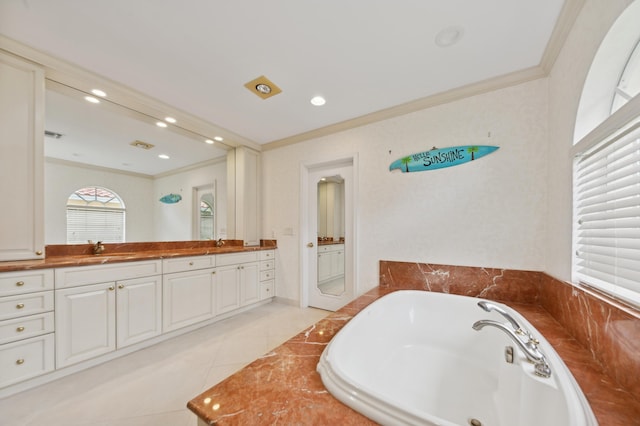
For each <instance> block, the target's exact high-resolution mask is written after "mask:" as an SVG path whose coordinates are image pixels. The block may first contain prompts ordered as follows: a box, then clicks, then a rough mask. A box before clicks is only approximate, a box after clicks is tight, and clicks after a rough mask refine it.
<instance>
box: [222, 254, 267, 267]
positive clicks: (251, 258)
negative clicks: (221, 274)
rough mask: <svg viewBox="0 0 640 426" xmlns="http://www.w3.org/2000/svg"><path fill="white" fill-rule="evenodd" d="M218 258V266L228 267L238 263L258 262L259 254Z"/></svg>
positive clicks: (227, 255)
mask: <svg viewBox="0 0 640 426" xmlns="http://www.w3.org/2000/svg"><path fill="white" fill-rule="evenodd" d="M217 257H218V258H217V259H216V265H217V266H227V265H235V264H238V263H247V262H256V261H257V260H258V252H255V251H252V252H246V253H230V254H219V255H218V256H217Z"/></svg>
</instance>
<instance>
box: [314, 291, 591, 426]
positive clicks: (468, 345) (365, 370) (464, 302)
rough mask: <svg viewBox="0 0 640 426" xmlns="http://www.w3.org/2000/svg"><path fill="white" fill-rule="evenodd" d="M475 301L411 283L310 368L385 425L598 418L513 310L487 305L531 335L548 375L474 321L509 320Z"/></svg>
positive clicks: (348, 329)
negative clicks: (419, 288)
mask: <svg viewBox="0 0 640 426" xmlns="http://www.w3.org/2000/svg"><path fill="white" fill-rule="evenodd" d="M481 300H482V299H476V298H472V297H466V296H456V295H450V294H444V293H432V292H426V291H411V290H407V291H397V292H394V293H391V294H389V295H387V296H384V297H382V298H380V299H379V300H377V301H375V302H374V303H372V304H371V305H369V306H368V307H367V308H365V309H364V310H362V311H361V312H360V313H359V314H358V315H356V316H355V317H354V318H353V319H352V320H351V321H350V322H349V323H347V325H346V326H345V327H344V328H343V329H342V330H340V332H338V334H336V336H335V337H334V338H333V339H332V340H331V342H330V343H329V345H327V347H326V348H325V350H324V352H323V354H322V356H321V358H320V362H319V363H318V366H317V370H318V372H319V373H320V375H321V377H322V382H323V383H324V385H325V387H326V388H327V389H328V391H329V392H330V393H331V394H332V395H333V396H334V397H336V398H337V399H338V400H340V401H342V402H343V403H344V404H346V405H348V406H350V407H351V408H353V409H354V410H356V411H358V412H360V413H362V414H363V415H365V416H367V417H369V418H370V419H372V420H374V421H376V422H379V423H381V424H384V425H394V426H395V425H405V424H406V425H446V426H452V425H461V426H465V425H472V426H480V425H482V426H533V425H536V426H539V425H544V426H590V425H597V421H596V419H595V417H594V415H593V412H592V411H591V408H590V407H589V404H588V403H587V401H586V399H585V397H584V395H583V393H582V391H581V390H580V388H579V386H578V385H577V383H576V381H575V379H574V378H573V376H572V375H571V373H570V372H569V370H568V369H567V367H566V366H565V364H564V363H563V362H562V360H561V359H560V357H559V356H558V355H557V353H556V352H555V351H554V350H553V348H552V347H551V345H550V344H549V343H548V342H547V341H546V340H545V339H544V337H543V336H541V335H540V334H539V333H538V332H537V330H535V329H534V328H533V326H532V325H531V324H530V323H528V322H527V321H526V320H525V319H524V318H523V317H522V316H521V315H520V314H518V313H517V312H516V311H514V310H512V309H510V308H508V307H507V306H505V305H502V304H499V303H496V302H491V303H492V304H493V305H494V306H495V307H497V309H498V310H499V309H503V310H505V311H506V312H508V314H510V315H511V317H512V318H513V319H514V321H515V322H517V323H519V325H520V326H521V327H522V328H523V329H525V330H527V331H528V332H529V333H531V335H533V336H534V337H535V338H537V339H538V341H539V344H538V348H539V351H540V352H542V353H543V354H544V356H545V358H546V362H547V364H548V366H549V368H550V370H551V375H550V376H549V377H546V378H545V377H540V376H539V375H537V374H535V371H534V364H533V363H532V362H529V361H528V360H527V358H526V357H525V353H524V351H523V349H522V348H521V347H520V345H518V344H516V342H515V339H514V336H515V335H514V336H510V335H509V333H508V332H503V331H505V330H501V329H499V328H498V327H496V326H495V324H494V325H493V326H485V327H484V328H483V329H481V330H480V329H479V330H476V329H474V328H473V327H472V326H473V325H474V323H476V322H477V321H481V320H492V321H494V322H499V323H503V326H504V329H507V328H508V327H512V324H511V323H509V322H508V321H507V320H506V319H505V317H504V316H502V315H500V314H499V313H497V312H495V311H492V312H485V311H484V310H483V309H481V308H480V307H479V306H478V302H479V301H481ZM489 322H491V321H489ZM516 335H517V334H516ZM509 347H511V348H512V352H513V357H512V358H513V359H512V362H511V363H509V362H508V361H507V358H508V357H507V356H506V352H507V351H508V350H509V349H508V348H509Z"/></svg>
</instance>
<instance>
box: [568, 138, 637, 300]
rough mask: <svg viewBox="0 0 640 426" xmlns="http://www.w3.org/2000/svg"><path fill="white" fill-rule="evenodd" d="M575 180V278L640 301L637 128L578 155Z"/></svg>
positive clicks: (619, 295)
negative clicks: (580, 155) (579, 156)
mask: <svg viewBox="0 0 640 426" xmlns="http://www.w3.org/2000/svg"><path fill="white" fill-rule="evenodd" d="M574 184H575V186H574V187H575V190H574V198H575V200H574V201H575V215H576V221H577V224H576V231H577V233H576V241H575V242H576V261H575V272H576V275H577V277H578V279H579V280H580V281H582V282H583V283H585V284H588V285H591V286H594V287H597V288H599V289H601V290H604V291H606V292H608V293H610V294H612V295H613V296H616V297H618V298H622V299H624V300H626V301H628V302H631V303H633V304H634V305H640V128H638V127H637V126H636V128H635V129H633V130H631V131H630V132H627V133H625V134H622V135H621V136H618V137H617V138H615V139H614V140H612V141H609V142H607V143H605V144H602V145H600V146H597V147H595V148H594V149H592V150H591V151H590V152H587V153H586V154H585V155H584V156H582V157H581V158H579V159H578V160H577V162H576V167H575V182H574Z"/></svg>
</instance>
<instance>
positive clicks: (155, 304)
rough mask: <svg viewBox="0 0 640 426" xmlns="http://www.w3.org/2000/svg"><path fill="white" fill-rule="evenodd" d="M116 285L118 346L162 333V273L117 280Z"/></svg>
mask: <svg viewBox="0 0 640 426" xmlns="http://www.w3.org/2000/svg"><path fill="white" fill-rule="evenodd" d="M117 285H118V290H117V293H116V294H117V296H116V305H117V346H118V348H122V347H125V346H128V345H132V344H134V343H138V342H141V341H143V340H146V339H149V338H151V337H154V336H158V335H159V334H160V333H161V332H162V276H161V275H155V276H153V277H146V278H138V279H132V280H125V281H119V282H118V283H117Z"/></svg>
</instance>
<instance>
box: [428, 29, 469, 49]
mask: <svg viewBox="0 0 640 426" xmlns="http://www.w3.org/2000/svg"><path fill="white" fill-rule="evenodd" d="M463 35H464V28H462V27H449V28H445V29H444V30H442V31H440V32H439V33H438V34H436V40H435V41H436V45H438V46H440V47H449V46H453V45H454V44H456V43H457V42H459V41H460V40H461V39H462V36H463Z"/></svg>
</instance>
